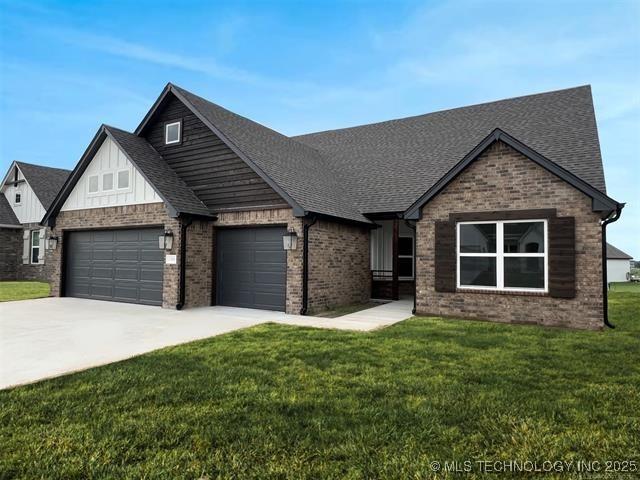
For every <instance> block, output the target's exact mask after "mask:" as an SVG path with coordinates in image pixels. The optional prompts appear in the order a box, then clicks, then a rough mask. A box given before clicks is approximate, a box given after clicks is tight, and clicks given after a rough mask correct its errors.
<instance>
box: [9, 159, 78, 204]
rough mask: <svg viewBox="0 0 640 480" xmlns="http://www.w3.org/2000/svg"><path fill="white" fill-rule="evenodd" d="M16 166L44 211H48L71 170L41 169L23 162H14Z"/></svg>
mask: <svg viewBox="0 0 640 480" xmlns="http://www.w3.org/2000/svg"><path fill="white" fill-rule="evenodd" d="M16 165H18V168H19V169H20V171H21V172H22V174H23V175H24V178H25V179H26V180H27V182H28V183H29V186H31V189H32V190H33V191H34V193H35V194H36V197H38V200H40V203H42V206H43V207H44V209H45V210H48V209H49V207H50V206H51V203H53V200H54V199H55V198H56V195H58V192H59V191H60V189H61V188H62V186H63V185H64V182H66V181H67V178H68V177H69V174H70V173H71V170H65V169H62V168H51V167H43V166H42V165H33V164H31V163H25V162H16Z"/></svg>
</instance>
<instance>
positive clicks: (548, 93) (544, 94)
mask: <svg viewBox="0 0 640 480" xmlns="http://www.w3.org/2000/svg"><path fill="white" fill-rule="evenodd" d="M584 88H587V89H589V90H591V85H590V84H585V85H578V86H576V87H567V88H560V89H558V90H549V91H546V92H538V93H530V94H527V95H517V96H514V97H507V98H501V99H498V100H489V101H487V102H479V103H472V104H470V105H463V106H460V107H453V108H443V109H440V110H434V111H432V112H427V113H420V114H418V115H409V116H407V117H398V118H391V119H388V120H381V121H379V122H371V123H363V124H360V125H352V126H350V127H342V128H330V129H327V130H318V131H316V132H308V133H302V134H300V135H294V136H292V137H290V138H293V139H297V138H302V137H311V136H313V135H321V134H324V133H331V132H344V131H346V130H356V129H359V128H363V127H369V126H373V125H384V124H388V123H393V122H400V121H404V120H411V119H414V118H422V117H427V116H429V115H437V114H441V113H446V112H453V111H456V110H464V109H465V108H474V107H482V106H486V105H495V104H500V103H503V102H512V101H514V100H521V99H527V98H532V97H542V96H546V95H551V94H554V93H560V92H567V91H570V90H581V89H584Z"/></svg>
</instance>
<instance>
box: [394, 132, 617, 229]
mask: <svg viewBox="0 0 640 480" xmlns="http://www.w3.org/2000/svg"><path fill="white" fill-rule="evenodd" d="M497 141H502V142H504V143H506V144H507V145H509V146H510V147H511V148H513V149H514V150H516V151H518V152H520V153H521V154H523V155H524V156H526V157H527V158H529V159H530V160H532V161H534V162H535V163H537V164H538V165H540V166H541V167H543V168H544V169H545V170H547V171H549V172H550V173H553V174H554V175H556V176H557V177H559V178H561V179H562V180H564V181H566V182H567V183H569V184H570V185H572V186H573V187H574V188H576V189H578V190H580V191H581V192H582V193H584V194H585V195H587V196H589V197H590V198H591V199H592V205H591V208H592V211H594V212H598V213H600V214H601V216H602V217H603V218H604V217H606V216H608V215H609V214H610V213H611V212H613V211H616V210H617V209H621V208H622V207H623V206H624V204H621V203H619V202H617V201H615V200H614V199H612V198H611V197H609V196H607V195H606V194H604V193H602V192H601V191H600V190H598V189H597V188H595V187H593V186H591V185H590V184H588V183H587V182H585V181H584V180H582V179H580V178H579V177H577V176H576V175H574V174H573V173H571V172H569V171H568V170H565V169H564V168H562V167H561V166H559V165H558V164H556V163H555V162H553V161H551V160H549V159H548V158H546V157H545V156H543V155H541V154H539V153H538V152H536V151H535V150H533V149H532V148H530V147H528V146H527V145H525V144H524V143H522V142H520V141H519V140H517V139H516V138H514V137H512V136H511V135H509V134H508V133H506V132H505V131H503V130H501V129H500V128H496V129H495V130H493V131H492V132H491V133H490V134H489V135H487V137H485V138H484V139H483V140H482V141H481V142H480V143H479V144H478V145H476V146H475V147H474V148H473V149H472V150H471V151H470V152H469V153H467V154H466V155H465V156H464V157H463V158H462V160H460V161H459V162H458V163H457V164H456V165H455V166H454V167H453V168H451V170H449V171H448V172H447V173H446V174H445V175H444V176H442V177H441V178H440V179H439V180H438V181H437V182H436V183H435V184H434V185H433V186H432V187H431V188H429V189H428V190H427V191H426V192H425V193H424V194H423V195H422V196H421V197H420V198H419V199H418V200H416V201H415V202H414V203H413V204H412V205H411V206H410V207H409V208H408V209H407V210H406V211H405V213H404V218H406V219H408V220H419V219H420V218H421V216H422V207H423V206H424V205H425V204H426V203H427V202H428V201H429V200H431V199H432V198H433V197H435V196H436V195H437V194H438V193H440V191H441V190H442V189H443V188H444V187H446V186H447V185H448V184H449V183H450V182H451V181H452V180H453V179H454V178H456V177H457V176H458V175H459V174H460V173H461V172H462V171H463V170H464V169H465V168H466V167H467V166H468V165H469V164H470V163H471V162H472V161H474V160H475V159H476V158H478V157H479V156H480V155H481V154H482V152H484V151H485V150H486V149H487V148H488V147H489V146H490V145H491V144H493V143H494V142H497Z"/></svg>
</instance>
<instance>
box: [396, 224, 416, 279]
mask: <svg viewBox="0 0 640 480" xmlns="http://www.w3.org/2000/svg"><path fill="white" fill-rule="evenodd" d="M401 238H408V239H410V240H411V255H400V254H398V259H400V258H410V259H411V276H410V277H401V276H398V280H413V279H415V277H416V272H415V265H416V262H415V261H414V257H415V255H416V248H415V247H416V245H415V241H414V239H413V237H409V236H407V235H398V243H399V241H400V239H401Z"/></svg>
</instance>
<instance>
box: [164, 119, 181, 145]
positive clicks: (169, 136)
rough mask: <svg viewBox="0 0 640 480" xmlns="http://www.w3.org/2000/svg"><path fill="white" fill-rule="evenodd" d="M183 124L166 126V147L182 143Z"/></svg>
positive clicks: (174, 123) (172, 123)
mask: <svg viewBox="0 0 640 480" xmlns="http://www.w3.org/2000/svg"><path fill="white" fill-rule="evenodd" d="M181 130H182V122H181V121H178V122H171V123H167V124H166V125H165V126H164V143H165V145H172V144H175V143H180V140H181V138H180V137H181V134H182V131H181Z"/></svg>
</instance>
